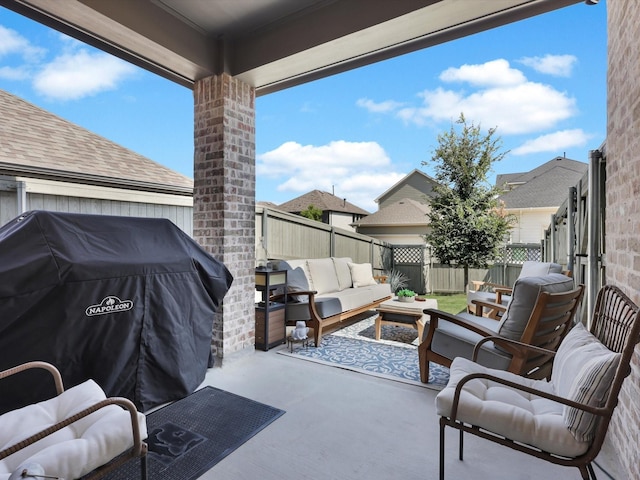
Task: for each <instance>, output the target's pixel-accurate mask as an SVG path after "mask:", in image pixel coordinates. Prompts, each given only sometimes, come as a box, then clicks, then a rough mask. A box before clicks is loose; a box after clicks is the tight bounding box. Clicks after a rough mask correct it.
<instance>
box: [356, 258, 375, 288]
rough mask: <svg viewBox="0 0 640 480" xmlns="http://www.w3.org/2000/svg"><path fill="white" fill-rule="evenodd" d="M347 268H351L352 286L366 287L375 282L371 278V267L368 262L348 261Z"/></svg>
mask: <svg viewBox="0 0 640 480" xmlns="http://www.w3.org/2000/svg"><path fill="white" fill-rule="evenodd" d="M349 270H351V280H353V288H359V287H366V286H367V285H375V284H376V283H377V282H376V280H375V279H374V278H373V269H372V267H371V264H370V263H349Z"/></svg>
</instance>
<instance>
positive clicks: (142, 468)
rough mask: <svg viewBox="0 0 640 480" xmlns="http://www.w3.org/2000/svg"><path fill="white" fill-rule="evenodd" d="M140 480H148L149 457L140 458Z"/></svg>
mask: <svg viewBox="0 0 640 480" xmlns="http://www.w3.org/2000/svg"><path fill="white" fill-rule="evenodd" d="M140 478H141V480H147V478H148V476H147V456H146V455H143V456H142V457H141V458H140Z"/></svg>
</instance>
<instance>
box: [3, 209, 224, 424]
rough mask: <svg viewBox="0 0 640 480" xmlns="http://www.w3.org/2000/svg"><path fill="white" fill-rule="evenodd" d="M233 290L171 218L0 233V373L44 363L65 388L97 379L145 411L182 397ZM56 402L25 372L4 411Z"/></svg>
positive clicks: (25, 226)
mask: <svg viewBox="0 0 640 480" xmlns="http://www.w3.org/2000/svg"><path fill="white" fill-rule="evenodd" d="M232 280H233V278H232V276H231V274H230V273H229V271H228V270H227V268H226V267H225V266H224V264H222V263H221V262H219V261H217V260H216V259H215V258H213V257H212V256H211V255H209V254H208V253H206V252H205V251H204V250H203V249H202V248H201V247H200V246H199V245H198V244H197V243H196V242H195V241H194V240H193V239H191V238H190V237H189V236H188V235H186V234H185V233H184V232H182V231H181V230H180V229H179V228H178V227H176V226H175V225H174V224H173V223H171V222H170V221H169V220H166V219H158V218H133V217H115V216H103V215H82V214H69V213H53V212H44V211H32V212H28V213H26V214H24V215H21V216H20V217H18V218H16V219H15V220H12V221H11V222H9V223H7V224H6V225H4V226H3V227H1V228H0V370H4V369H7V368H10V367H13V366H16V365H19V364H21V363H24V362H27V361H31V360H44V361H47V362H50V363H52V364H54V365H55V366H56V367H58V369H60V371H61V373H62V378H63V381H64V383H65V387H66V388H69V387H71V386H73V385H76V384H78V383H81V382H83V381H84V380H86V379H89V378H92V379H94V380H95V381H96V382H97V383H98V384H99V385H100V386H101V387H102V388H103V389H104V390H105V392H106V394H107V396H123V397H127V398H129V399H131V400H132V401H134V403H135V404H136V405H137V406H138V408H140V409H141V410H142V411H147V410H148V409H149V408H151V407H154V406H157V405H159V404H161V403H165V402H168V401H171V400H175V399H178V398H182V397H184V396H186V395H188V394H189V393H191V392H193V391H194V390H195V388H197V387H198V386H199V385H200V384H201V383H202V381H203V379H204V375H205V373H206V369H207V367H208V366H209V362H210V355H211V332H212V325H213V314H214V312H215V311H216V309H217V308H218V306H219V305H220V302H221V301H222V298H223V297H224V296H225V294H226V293H227V290H228V289H229V287H230V285H231V282H232ZM49 377H50V376H49ZM52 392H55V390H53V387H52V383H51V382H50V381H49V380H48V377H47V375H46V374H43V372H38V373H19V374H17V375H14V376H13V377H11V379H5V380H0V411H1V412H5V411H7V410H11V409H13V408H16V407H18V406H21V405H24V404H27V403H32V402H33V401H38V400H42V399H44V398H47V397H50V396H52V395H51V394H52Z"/></svg>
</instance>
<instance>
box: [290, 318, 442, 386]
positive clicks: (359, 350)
mask: <svg viewBox="0 0 640 480" xmlns="http://www.w3.org/2000/svg"><path fill="white" fill-rule="evenodd" d="M376 316H377V314H373V315H372V314H371V313H370V312H367V313H366V314H363V316H362V317H359V318H363V319H362V320H359V321H356V322H355V323H352V324H350V325H348V326H346V327H344V328H341V329H340V330H337V331H335V332H333V333H331V334H330V335H323V336H322V342H321V344H320V347H318V348H316V347H313V346H310V347H308V348H304V347H303V346H301V345H300V344H296V345H294V347H293V353H291V352H290V351H289V349H288V348H287V347H285V348H282V349H280V350H278V353H280V354H282V355H288V356H291V357H295V358H300V359H303V360H309V361H312V362H316V363H322V364H325V365H330V366H333V367H339V368H344V369H346V370H351V371H354V372H360V373H365V374H367V375H374V376H377V377H382V378H387V379H390V380H395V381H400V382H404V383H410V384H413V385H418V386H421V387H426V388H433V389H437V390H440V389H442V388H443V387H444V386H445V385H446V384H447V381H448V380H449V369H448V368H446V367H443V366H442V365H437V364H434V363H431V364H430V366H429V383H427V384H425V383H422V382H421V381H420V367H419V365H418V348H417V345H418V333H417V331H416V330H415V329H413V328H410V327H400V326H395V325H383V326H382V333H381V336H380V340H376V339H375V319H376ZM310 344H311V345H313V340H311V342H310Z"/></svg>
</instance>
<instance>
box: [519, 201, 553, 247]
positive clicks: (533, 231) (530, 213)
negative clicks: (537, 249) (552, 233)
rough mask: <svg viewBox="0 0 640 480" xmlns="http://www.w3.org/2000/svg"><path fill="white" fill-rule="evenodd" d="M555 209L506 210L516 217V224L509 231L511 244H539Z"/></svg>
mask: <svg viewBox="0 0 640 480" xmlns="http://www.w3.org/2000/svg"><path fill="white" fill-rule="evenodd" d="M557 210H558V209H557V207H554V208H541V209H538V208H536V209H513V210H512V209H507V212H508V213H510V214H512V215H514V216H515V217H516V221H517V223H516V224H515V225H514V226H513V228H512V229H511V235H510V240H511V243H539V242H541V241H542V240H543V239H544V232H545V230H546V229H547V228H548V227H549V224H550V223H551V215H553V214H554V213H556V211H557Z"/></svg>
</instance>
